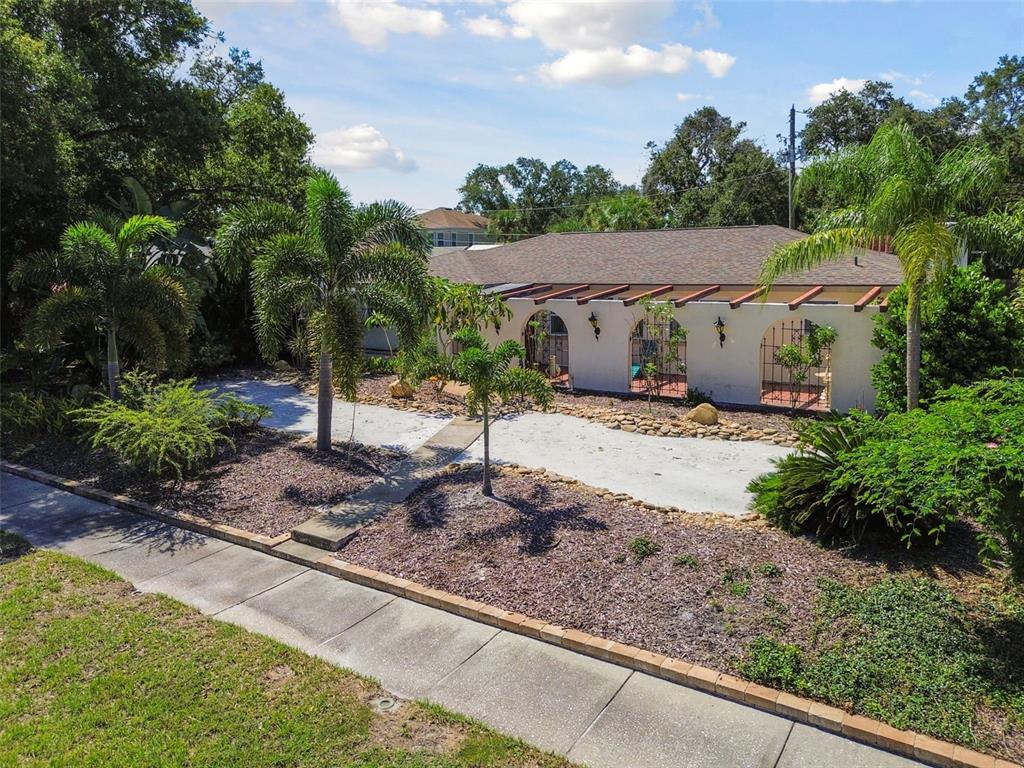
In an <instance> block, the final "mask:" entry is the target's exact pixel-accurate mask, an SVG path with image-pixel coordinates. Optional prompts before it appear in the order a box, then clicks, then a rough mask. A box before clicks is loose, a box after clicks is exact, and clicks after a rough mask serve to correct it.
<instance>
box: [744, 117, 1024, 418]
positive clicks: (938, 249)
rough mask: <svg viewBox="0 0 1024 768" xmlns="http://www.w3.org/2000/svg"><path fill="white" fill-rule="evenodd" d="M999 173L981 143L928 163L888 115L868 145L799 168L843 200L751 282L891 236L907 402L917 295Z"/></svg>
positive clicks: (912, 395)
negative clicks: (903, 319) (902, 294)
mask: <svg viewBox="0 0 1024 768" xmlns="http://www.w3.org/2000/svg"><path fill="white" fill-rule="evenodd" d="M1004 175H1005V165H1004V163H1003V162H1002V161H1001V160H1000V159H999V158H998V157H996V156H995V155H994V154H993V153H992V152H991V151H990V150H989V149H988V148H987V147H985V146H984V145H982V144H980V143H968V144H964V145H961V146H960V147H959V148H957V149H955V150H953V151H952V152H947V153H946V154H945V155H943V156H942V159H941V160H939V161H936V160H935V158H934V157H933V156H932V154H931V152H930V151H929V150H928V148H927V147H925V146H924V145H923V144H922V142H921V141H920V140H919V139H918V138H917V137H915V136H914V134H913V132H912V131H911V130H910V128H909V127H908V126H906V125H904V124H902V123H896V124H888V123H887V124H885V125H883V126H882V127H881V128H879V129H878V131H877V133H876V134H875V136H874V138H872V140H871V142H870V143H869V144H867V145H866V146H856V147H848V148H847V149H845V150H842V151H840V152H837V153H836V154H834V155H831V156H829V157H827V158H825V159H824V160H821V161H819V162H816V163H813V164H811V165H810V166H808V168H807V169H805V170H804V173H803V174H802V175H801V178H800V181H799V183H800V184H807V183H811V184H815V185H820V186H823V187H826V188H829V189H831V190H832V191H834V192H835V193H836V194H837V195H838V196H839V197H841V198H842V199H843V200H846V201H847V205H846V207H845V208H843V209H841V210H838V211H836V212H834V213H832V214H830V215H829V216H828V217H827V218H826V219H825V220H824V221H823V222H822V224H821V226H820V228H819V229H818V231H817V232H815V233H814V234H812V235H810V236H809V237H806V238H803V239H801V240H796V241H793V242H791V243H787V244H785V245H782V246H779V247H778V248H776V250H775V251H774V252H773V253H772V254H771V255H770V256H769V257H768V259H767V260H766V261H765V263H764V266H763V267H762V271H761V277H760V281H759V282H760V284H761V286H762V287H765V288H768V287H771V286H772V285H773V284H774V283H775V281H776V280H777V279H778V278H779V277H780V276H782V275H784V274H789V273H794V272H803V271H805V270H807V269H811V268H813V267H815V266H818V265H819V264H823V263H826V262H832V261H838V260H840V259H843V258H847V257H848V256H849V254H850V252H851V251H852V250H854V249H857V248H874V247H877V246H878V245H879V244H889V245H890V246H891V248H892V251H893V252H894V253H895V254H896V256H897V258H898V259H899V261H900V265H901V267H902V269H903V277H904V282H905V284H906V286H907V298H908V301H907V348H906V359H907V368H906V370H907V382H906V383H907V408H908V410H909V409H913V408H916V407H917V405H918V393H919V390H920V373H921V370H920V360H921V314H920V313H921V297H922V295H923V294H924V292H925V290H926V289H928V288H929V286H931V285H933V284H934V280H935V278H936V276H939V275H942V274H943V273H944V272H946V271H948V270H949V269H950V268H952V267H953V266H954V265H955V264H956V262H957V259H958V258H959V256H960V254H961V252H962V248H963V244H962V242H961V239H960V236H961V234H962V233H966V232H968V231H969V228H973V229H974V230H975V231H977V230H978V229H980V228H982V227H984V226H985V222H984V221H983V220H981V219H980V218H978V217H971V216H969V215H965V211H972V210H975V209H976V208H977V207H979V206H983V205H984V204H985V203H986V202H987V201H991V200H992V198H993V197H994V195H995V194H996V192H997V191H998V189H999V186H1000V184H1001V183H1002V181H1003V178H1004ZM951 221H953V222H956V223H954V224H953V225H950V224H949V222H951ZM969 245H970V244H969V243H968V246H969Z"/></svg>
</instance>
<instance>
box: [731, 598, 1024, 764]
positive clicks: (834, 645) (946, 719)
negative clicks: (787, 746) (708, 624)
mask: <svg viewBox="0 0 1024 768" xmlns="http://www.w3.org/2000/svg"><path fill="white" fill-rule="evenodd" d="M816 611H817V618H816V621H815V624H814V627H813V630H812V632H811V633H810V636H809V637H808V638H807V639H806V640H805V641H804V642H802V643H799V644H794V643H786V642H782V641H779V640H777V639H776V638H774V637H772V636H770V635H765V636H761V637H758V638H756V639H754V640H753V641H751V643H750V644H749V646H748V648H747V653H746V655H745V657H744V659H743V661H742V663H741V664H740V670H741V672H742V673H743V675H744V676H745V677H747V678H749V679H751V680H754V681H756V682H759V683H764V684H766V685H771V686H775V687H779V688H783V689H786V690H790V691H794V692H796V693H798V694H800V695H803V696H809V697H811V698H814V699H819V700H822V701H830V702H838V703H841V704H842V705H843V706H845V707H847V708H849V709H851V710H853V711H854V712H858V713H860V714H864V715H867V716H868V717H872V718H876V719H879V720H882V721H883V722H886V723H889V724H890V725H893V726H894V727H896V728H901V729H908V730H914V731H919V732H923V733H927V734H930V735H933V736H936V737H939V738H942V739H947V740H950V741H954V742H957V743H960V744H966V745H969V746H972V747H975V748H981V749H985V750H987V751H990V752H995V753H996V754H1011V755H1015V756H1018V759H1019V756H1020V755H1021V754H1024V648H1022V647H1021V645H1020V643H1019V642H1017V638H1019V637H1020V636H1021V633H1022V632H1024V602H1022V601H1021V598H1020V596H1019V595H1016V596H1015V595H1012V594H1011V595H1009V596H1002V597H1001V598H996V597H994V596H992V595H987V596H983V597H981V598H980V599H976V600H973V601H971V602H969V603H968V602H965V601H964V600H962V599H960V598H958V597H956V596H955V595H953V594H952V593H951V592H950V591H949V590H948V589H947V588H946V587H944V586H942V585H941V584H939V583H937V582H935V581H933V580H930V579H924V578H888V579H884V580H882V581H879V582H877V583H875V584H872V585H870V586H866V587H855V586H849V585H846V584H843V583H841V582H838V581H834V580H825V581H824V583H823V585H822V591H821V594H820V597H819V598H818V601H817V605H816ZM997 712H998V713H1000V714H1001V716H1000V717H995V716H994V714H993V713H997Z"/></svg>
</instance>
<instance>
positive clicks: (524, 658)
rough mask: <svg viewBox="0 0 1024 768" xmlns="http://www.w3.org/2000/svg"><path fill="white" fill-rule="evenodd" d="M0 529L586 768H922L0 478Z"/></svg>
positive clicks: (430, 610) (384, 595) (292, 565)
mask: <svg viewBox="0 0 1024 768" xmlns="http://www.w3.org/2000/svg"><path fill="white" fill-rule="evenodd" d="M0 527H2V528H4V529H6V530H10V531H14V532H16V533H20V534H22V535H23V536H25V537H26V538H28V539H29V540H30V541H32V542H33V543H34V544H36V545H37V546H43V547H50V548H53V549H57V550H61V551H64V552H68V553H70V554H73V555H77V556H79V557H83V558H85V559H87V560H90V561H92V562H95V563H98V564H99V565H102V566H104V567H106V568H109V569H111V570H113V571H115V572H117V573H118V574H120V575H121V576H122V577H124V578H125V579H127V580H129V581H131V582H132V583H133V584H135V585H136V587H137V588H138V589H140V590H142V591H146V592H163V593H165V594H167V595H169V596H171V597H173V598H176V599H178V600H181V601H183V602H185V603H188V604H190V605H193V606H195V607H196V608H198V609H199V610H201V611H202V612H204V613H206V614H210V615H213V616H216V617H217V618H218V619H222V620H224V621H230V622H233V623H236V624H239V625H241V626H244V627H246V628H248V629H251V630H253V631H256V632H260V633H262V634H265V635H268V636H270V637H273V638H276V639H278V640H280V641H282V642H284V643H287V644H289V645H292V646H294V647H297V648H300V649H302V650H304V651H307V652H309V653H313V654H316V655H318V656H321V657H323V658H325V659H327V660H328V661H330V662H331V663H334V664H337V665H339V666H344V667H348V668H350V669H354V670H355V671H357V672H360V673H362V674H365V675H371V676H373V677H376V678H377V679H379V680H380V681H381V683H382V684H383V685H384V687H385V688H387V689H388V690H390V691H392V692H393V693H395V694H397V695H399V696H404V697H420V698H425V699H429V700H432V701H436V702H438V703H440V704H443V705H445V706H446V707H448V708H450V709H452V710H455V711H457V712H461V713H463V714H466V715H469V716H471V717H475V718H477V719H479V720H481V721H483V722H485V723H487V724H488V725H490V726H493V727H494V728H497V729H498V730H501V731H504V732H506V733H510V734H512V735H515V736H519V737H521V738H523V739H525V740H526V741H528V742H531V743H533V744H535V745H537V746H538V747H541V748H542V749H547V750H552V751H555V752H558V753H561V754H565V755H568V756H569V758H570V759H572V760H575V761H579V762H581V763H585V764H587V765H590V766H593V768H604V767H605V766H607V768H631V767H633V766H636V768H641V767H643V768H661V767H662V766H664V767H665V768H668V767H669V766H672V768H710V767H712V766H714V767H715V768H736V767H744V768H745V767H747V766H749V767H751V768H753V767H754V766H757V767H758V768H832V767H833V766H843V768H912V767H913V766H921V765H922V764H921V763H916V762H914V761H910V760H906V759H904V758H901V757H897V756H895V755H891V754H889V753H887V752H881V751H879V750H876V749H872V748H870V747H867V746H864V745H861V744H858V743H855V742H852V741H848V740H846V739H843V738H841V737H839V736H836V735H833V734H830V733H826V732H824V731H819V730H817V729H815V728H811V727H809V726H806V725H802V724H795V723H793V722H791V721H789V720H786V719H784V718H781V717H778V716H775V715H771V714H767V713H765V712H761V711H759V710H756V709H752V708H749V707H744V706H742V705H739V704H736V703H733V702H730V701H726V700H724V699H720V698H717V697H715V696H711V695H708V694H704V693H701V692H698V691H694V690H691V689H688V688H684V687H681V686H678V685H674V684H672V683H669V682H666V681H664V680H660V679H656V678H653V677H650V676H648V675H644V674H641V673H639V672H633V671H630V670H628V669H624V668H622V667H618V666H615V665H613V664H608V663H606V662H602V661H599V660H596V659H592V658H590V657H585V656H581V655H578V654H575V653H573V652H571V651H568V650H566V649H564V648H557V647H554V646H551V645H548V644H546V643H542V642H540V641H538V640H532V639H529V638H525V637H522V636H520V635H516V634H511V633H508V632H504V631H501V630H497V629H495V628H493V627H489V626H485V625H483V624H478V623H476V622H473V621H470V620H468V619H465V618H462V617H459V616H454V615H452V614H449V613H446V612H443V611H440V610H436V609H434V608H430V607H427V606H424V605H421V604H418V603H414V602H411V601H408V600H405V599H403V598H398V597H395V596H393V595H390V594H387V593H383V592H378V591H376V590H373V589H368V588H366V587H362V586H359V585H356V584H352V583H350V582H347V581H343V580H341V579H337V578H334V577H333V576H329V575H327V574H324V573H321V572H319V571H314V570H311V569H309V568H306V567H304V566H301V565H297V564H295V563H291V562H288V561H285V560H282V559H280V558H275V557H272V556H270V555H265V554H262V553H260V552H256V551H253V550H250V549H246V548H243V547H239V546H236V545H233V544H228V543H225V542H223V541H220V540H218V539H212V538H209V537H206V536H202V535H200V534H195V533H191V532H189V531H184V530H181V529H178V528H174V527H172V526H168V525H165V524H163V523H159V522H156V521H152V520H148V519H146V518H143V517H140V516H138V515H133V514H131V513H127V512H122V511H119V510H116V509H113V508H111V507H108V506H105V505H103V504H100V503H98V502H95V501H91V500H89V499H85V498H82V497H80V496H75V495H72V494H69V493H66V492H64V491H58V490H55V489H53V488H50V487H49V486H46V485H42V484H40V483H35V482H33V481H30V480H25V479H22V478H18V477H14V476H11V475H8V474H0Z"/></svg>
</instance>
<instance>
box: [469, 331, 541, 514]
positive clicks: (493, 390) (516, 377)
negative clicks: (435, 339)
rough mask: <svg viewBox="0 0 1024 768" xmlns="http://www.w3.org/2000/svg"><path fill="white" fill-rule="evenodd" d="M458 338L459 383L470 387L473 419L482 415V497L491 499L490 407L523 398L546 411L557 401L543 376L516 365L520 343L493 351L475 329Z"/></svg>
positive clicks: (520, 354)
mask: <svg viewBox="0 0 1024 768" xmlns="http://www.w3.org/2000/svg"><path fill="white" fill-rule="evenodd" d="M456 338H457V339H458V341H459V343H460V344H461V345H462V351H461V352H459V354H458V355H457V356H456V357H455V372H456V375H457V376H458V379H459V381H462V382H464V383H465V384H467V385H468V386H469V391H468V392H467V393H466V407H467V409H468V410H469V414H470V416H477V415H480V416H482V417H483V421H484V484H483V494H484V496H492V495H494V494H493V491H492V490H491V433H490V408H491V405H492V404H493V402H494V401H496V400H500V401H502V402H507V401H509V400H511V399H513V398H520V397H521V398H526V399H529V400H531V401H533V402H534V403H536V404H537V405H539V406H541V407H542V408H547V407H548V406H549V405H550V404H551V400H552V398H553V397H554V390H553V389H552V388H551V384H550V383H549V382H548V380H547V379H545V378H544V376H543V374H541V373H540V372H538V371H533V370H530V369H528V368H520V367H519V366H518V365H516V364H515V363H516V361H518V360H521V359H523V357H524V356H525V355H526V350H525V349H523V345H522V344H520V343H519V342H518V341H512V340H508V341H503V342H501V343H500V344H499V345H498V346H497V347H495V348H494V349H493V350H492V349H490V348H489V347H488V346H487V343H486V342H485V341H484V339H483V337H482V336H481V335H480V333H479V332H478V331H476V330H475V329H472V328H470V329H466V330H463V331H461V332H460V333H459V334H458V335H457V337H456Z"/></svg>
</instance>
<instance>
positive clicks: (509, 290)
mask: <svg viewBox="0 0 1024 768" xmlns="http://www.w3.org/2000/svg"><path fill="white" fill-rule="evenodd" d="M535 285H536V283H527V284H526V285H520V286H519V287H518V288H506V289H505V290H503V291H498V295H499V296H508V295H509V294H510V293H518V292H519V291H525V290H526V289H527V288H532V287H533V286H535Z"/></svg>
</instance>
